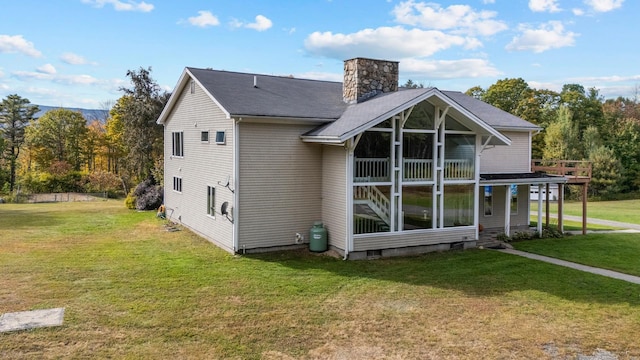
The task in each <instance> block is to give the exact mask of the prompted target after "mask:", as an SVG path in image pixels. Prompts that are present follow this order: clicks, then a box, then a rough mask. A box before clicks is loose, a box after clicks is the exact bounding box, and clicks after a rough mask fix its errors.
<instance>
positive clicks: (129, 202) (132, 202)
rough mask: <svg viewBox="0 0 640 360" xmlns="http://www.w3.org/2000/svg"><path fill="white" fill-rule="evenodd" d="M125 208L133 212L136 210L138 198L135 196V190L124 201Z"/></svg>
mask: <svg viewBox="0 0 640 360" xmlns="http://www.w3.org/2000/svg"><path fill="white" fill-rule="evenodd" d="M124 206H126V207H127V209H131V210H134V209H135V208H136V197H135V196H134V195H133V189H131V191H129V194H127V197H126V198H125V199H124Z"/></svg>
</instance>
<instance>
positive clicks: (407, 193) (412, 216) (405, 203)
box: [402, 186, 433, 230]
mask: <svg viewBox="0 0 640 360" xmlns="http://www.w3.org/2000/svg"><path fill="white" fill-rule="evenodd" d="M402 216H403V218H402V230H418V229H431V228H433V186H403V187H402Z"/></svg>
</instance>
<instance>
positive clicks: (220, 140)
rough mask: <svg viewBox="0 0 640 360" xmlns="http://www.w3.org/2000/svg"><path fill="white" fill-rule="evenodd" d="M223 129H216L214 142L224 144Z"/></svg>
mask: <svg viewBox="0 0 640 360" xmlns="http://www.w3.org/2000/svg"><path fill="white" fill-rule="evenodd" d="M224 143H225V139H224V131H216V144H224Z"/></svg>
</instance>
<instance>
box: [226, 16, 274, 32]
mask: <svg viewBox="0 0 640 360" xmlns="http://www.w3.org/2000/svg"><path fill="white" fill-rule="evenodd" d="M255 20H256V21H255V22H252V23H244V22H242V21H240V20H237V19H232V20H231V22H230V23H229V25H231V27H235V28H241V27H244V28H247V29H254V30H257V31H265V30H268V29H270V28H271V26H272V25H273V23H272V22H271V20H269V18H267V17H265V16H263V15H258V16H256V19H255Z"/></svg>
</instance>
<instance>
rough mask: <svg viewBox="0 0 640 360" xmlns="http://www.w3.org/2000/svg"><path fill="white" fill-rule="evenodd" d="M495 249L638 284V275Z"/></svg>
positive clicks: (639, 280)
mask: <svg viewBox="0 0 640 360" xmlns="http://www.w3.org/2000/svg"><path fill="white" fill-rule="evenodd" d="M497 250H498V251H500V252H502V253H505V254H511V255H518V256H523V257H526V258H529V259H533V260H539V261H544V262H547V263H550V264H555V265H560V266H564V267H568V268H572V269H576V270H580V271H585V272H588V273H592V274H596V275H602V276H606V277H610V278H614V279H618V280H623V281H627V282H630V283H634V284H638V285H640V277H638V276H633V275H628V274H623V273H619V272H617V271H611V270H606V269H601V268H596V267H592V266H586V265H582V264H577V263H574V262H570V261H565V260H560V259H556V258H552V257H548V256H542V255H537V254H532V253H528V252H524V251H520V250H515V249H497Z"/></svg>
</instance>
